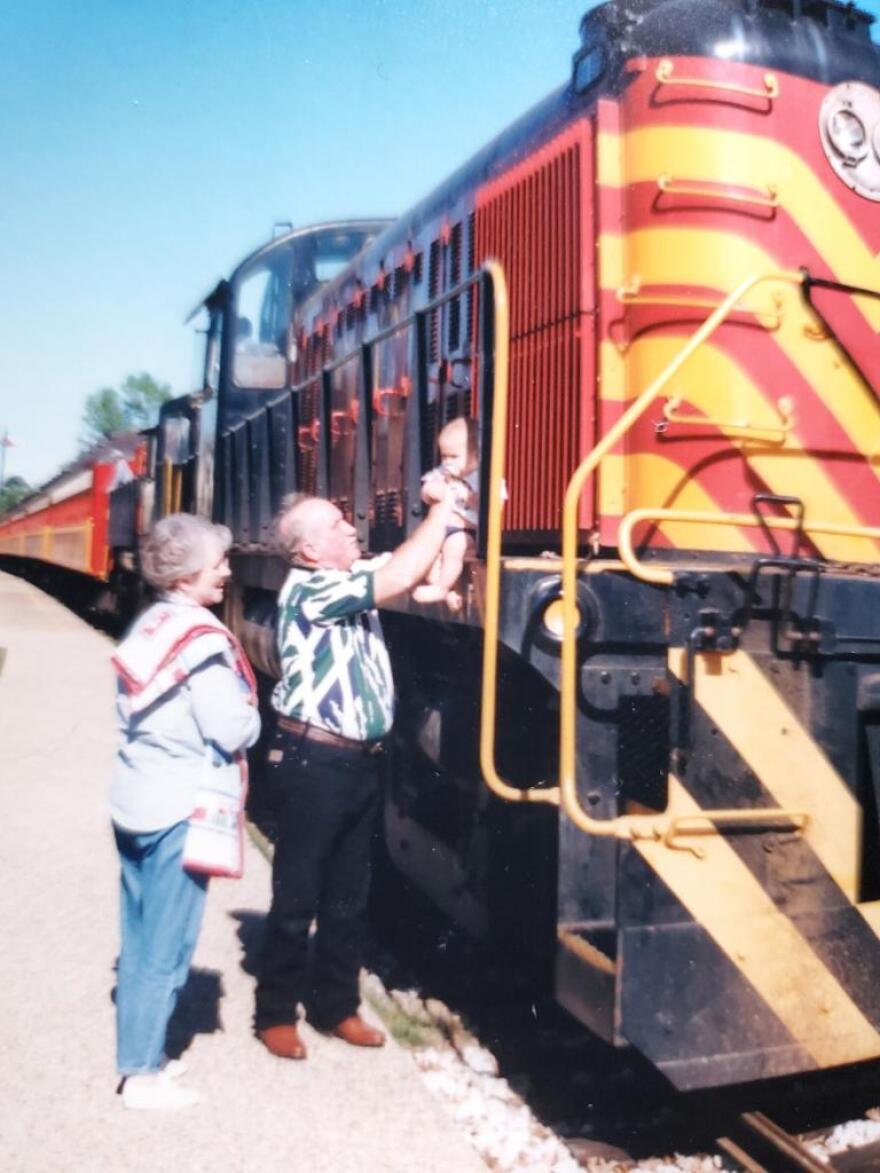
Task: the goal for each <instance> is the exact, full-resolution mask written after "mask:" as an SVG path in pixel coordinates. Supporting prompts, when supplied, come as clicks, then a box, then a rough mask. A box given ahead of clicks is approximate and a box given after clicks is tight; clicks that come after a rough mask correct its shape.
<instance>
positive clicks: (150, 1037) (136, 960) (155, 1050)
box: [113, 821, 208, 1075]
mask: <svg viewBox="0 0 880 1173" xmlns="http://www.w3.org/2000/svg"><path fill="white" fill-rule="evenodd" d="M187 826H188V824H187V823H186V822H185V821H184V822H182V823H175V825H174V826H173V827H165V828H163V829H162V830H161V831H148V832H144V833H140V834H138V833H133V832H130V831H123V830H122V829H121V828H120V827H116V826H114V828H113V831H114V834H115V835H116V847H117V849H118V851H119V859H120V862H121V864H122V876H121V879H122V893H121V895H122V900H121V909H120V911H121V922H122V947H121V949H120V953H119V967H118V972H117V980H116V1062H117V1067H118V1069H119V1073H120V1075H141V1074H146V1073H150V1072H154V1071H159V1070H160V1068H161V1067H162V1064H163V1062H164V1058H165V1032H166V1029H167V1027H168V1020H169V1018H170V1017H171V1014H172V1012H173V1010H174V1005H175V1003H176V1001H177V995H178V993H179V992H180V990H181V989H182V988H183V986H184V984H185V982H186V976H187V973H188V972H189V965H190V961H191V960H192V955H193V952H194V951H195V947H196V942H197V941H198V937H199V929H200V928H201V924H202V913H203V911H204V907H205V892H206V890H207V886H208V880H207V877H206V876H195V875H191V874H190V873H189V872H186V871H184V869H183V862H182V861H183V842H184V839H185V838H186V829H187Z"/></svg>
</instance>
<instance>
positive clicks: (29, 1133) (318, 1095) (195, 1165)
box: [0, 573, 485, 1173]
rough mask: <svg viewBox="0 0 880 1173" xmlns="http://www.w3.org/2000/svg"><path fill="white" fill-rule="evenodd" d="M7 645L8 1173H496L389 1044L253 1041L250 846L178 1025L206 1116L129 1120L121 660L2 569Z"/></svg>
mask: <svg viewBox="0 0 880 1173" xmlns="http://www.w3.org/2000/svg"><path fill="white" fill-rule="evenodd" d="M0 648H2V649H5V663H4V664H3V665H2V668H0V826H2V828H3V847H2V853H0V861H2V862H0V923H2V926H3V928H2V932H3V948H2V959H0V1057H2V1068H0V1121H2V1124H0V1168H2V1169H8V1170H14V1171H15V1173H31V1171H34V1173H36V1171H37V1170H40V1171H41V1173H42V1171H43V1170H53V1171H68V1170H70V1171H76V1173H80V1171H83V1173H91V1171H92V1170H96V1171H97V1170H113V1171H118V1170H123V1171H125V1173H140V1171H141V1170H143V1171H145V1173H146V1171H149V1173H156V1170H157V1169H160V1168H175V1169H178V1170H180V1171H181V1173H184V1171H185V1173H199V1171H201V1170H205V1171H207V1170H211V1171H212V1173H216V1171H217V1170H218V1169H222V1170H225V1171H227V1173H239V1171H244V1170H248V1171H249V1173H252V1171H259V1173H264V1171H265V1173H272V1171H274V1170H284V1173H299V1171H303V1173H313V1171H314V1173H348V1171H349V1170H350V1171H352V1173H373V1171H383V1173H384V1171H388V1173H410V1171H412V1170H419V1173H448V1171H449V1170H450V1169H454V1170H456V1173H478V1171H479V1170H481V1169H482V1170H484V1169H485V1166H484V1165H483V1162H482V1161H481V1160H480V1158H479V1157H478V1156H477V1155H476V1153H475V1151H474V1150H473V1149H472V1148H471V1147H470V1146H469V1145H468V1143H467V1142H466V1141H465V1139H464V1138H463V1137H462V1136H460V1135H459V1134H457V1133H456V1132H455V1130H454V1126H453V1125H452V1123H451V1122H450V1121H448V1120H446V1118H445V1117H444V1116H443V1112H442V1109H441V1108H440V1106H439V1105H438V1104H437V1103H436V1102H435V1101H434V1100H433V1099H432V1098H431V1097H430V1095H429V1094H428V1092H427V1090H426V1089H425V1088H424V1086H423V1085H422V1084H421V1082H420V1078H419V1076H418V1073H417V1070H416V1067H415V1064H414V1063H413V1062H412V1059H411V1058H410V1056H409V1055H408V1054H407V1053H406V1052H405V1051H403V1050H401V1049H400V1048H399V1047H398V1046H397V1045H396V1044H395V1043H393V1042H392V1041H389V1045H388V1046H386V1047H385V1048H383V1049H382V1050H381V1051H361V1050H357V1049H355V1048H353V1047H348V1046H346V1045H345V1044H344V1043H342V1042H340V1041H339V1040H336V1039H329V1038H325V1037H324V1036H321V1035H317V1034H315V1033H314V1032H313V1031H312V1030H310V1029H309V1028H308V1027H306V1028H305V1030H304V1037H305V1038H306V1040H307V1042H308V1045H309V1059H308V1061H307V1062H305V1063H285V1062H284V1061H282V1060H278V1059H275V1058H273V1057H272V1056H271V1055H269V1054H268V1052H266V1051H265V1050H264V1049H263V1048H262V1047H261V1046H260V1045H259V1043H257V1042H256V1041H255V1039H254V1038H253V1036H252V1033H251V1013H252V995H253V980H254V979H253V976H252V969H253V962H254V957H255V954H256V950H257V948H258V945H259V937H260V932H261V928H262V921H263V916H264V913H265V910H266V908H267V905H268V899H269V867H268V865H267V863H266V861H265V860H264V859H263V857H262V856H261V855H260V854H259V853H258V852H257V851H256V849H255V848H254V847H253V846H252V845H251V844H248V859H247V872H246V876H245V878H244V879H243V880H241V881H239V882H229V881H214V882H213V885H212V890H211V892H210V895H209V899H208V908H207V913H206V917H205V925H204V930H203V933H202V938H201V941H200V943H199V947H198V950H197V952H196V957H195V962H194V971H193V974H192V975H191V977H190V982H189V984H188V986H187V989H186V990H185V991H184V995H183V999H182V1003H181V1006H180V1007H179V1013H178V1015H177V1016H176V1036H177V1038H178V1040H179V1041H180V1043H182V1044H183V1045H184V1046H185V1048H186V1049H185V1058H186V1061H187V1063H188V1065H189V1068H190V1074H189V1076H188V1077H187V1082H188V1083H189V1084H191V1085H192V1086H193V1087H196V1088H198V1089H199V1090H200V1091H201V1092H202V1095H203V1097H204V1102H203V1103H202V1104H201V1105H199V1106H198V1107H196V1108H193V1109H191V1110H189V1111H186V1112H179V1113H151V1112H127V1111H125V1110H124V1109H123V1107H122V1104H121V1102H120V1100H119V1098H118V1097H117V1096H116V1095H115V1094H114V1092H115V1084H116V1080H115V1077H114V1064H113V1051H114V1031H113V1003H112V998H111V995H112V990H113V986H114V972H113V971H114V963H115V957H116V949H117V944H118V938H117V901H118V896H117V883H118V879H117V867H116V860H115V850H114V847H113V840H112V836H111V833H110V827H109V824H108V819H107V813H106V789H107V779H108V771H109V769H110V765H111V761H112V757H113V749H114V729H113V719H112V699H113V673H112V670H111V668H110V664H109V654H110V644H109V642H108V640H107V639H106V638H105V637H104V636H102V635H99V634H97V633H96V632H94V631H93V630H91V629H90V628H89V627H88V626H86V625H85V624H83V623H81V622H80V621H79V620H78V619H76V618H74V617H73V616H72V615H71V614H70V613H69V612H67V611H66V610H65V609H64V608H63V607H62V606H61V605H60V604H59V603H56V602H55V601H54V600H53V599H51V598H49V597H48V596H46V595H44V594H42V593H41V592H40V591H38V590H36V589H35V588H33V587H31V586H30V585H29V584H27V583H24V582H21V581H20V580H18V579H16V578H14V577H12V576H10V575H7V574H3V573H0ZM2 655H3V653H2V652H0V657H2Z"/></svg>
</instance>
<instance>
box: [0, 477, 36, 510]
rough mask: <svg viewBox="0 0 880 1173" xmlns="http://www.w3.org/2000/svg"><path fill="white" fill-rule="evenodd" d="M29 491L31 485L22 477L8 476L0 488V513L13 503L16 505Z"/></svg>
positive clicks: (9, 507)
mask: <svg viewBox="0 0 880 1173" xmlns="http://www.w3.org/2000/svg"><path fill="white" fill-rule="evenodd" d="M30 491H31V487H30V485H29V484H28V483H27V481H26V480H25V479H24V477H19V476H13V477H10V478H9V480H8V481H7V482H6V484H5V485H4V486H3V488H2V489H0V513H5V512H6V511H7V509H11V508H12V507H13V505H17V504H18V503H19V501H21V500H22V498H23V497H26V496H27V495H28V493H29V492H30Z"/></svg>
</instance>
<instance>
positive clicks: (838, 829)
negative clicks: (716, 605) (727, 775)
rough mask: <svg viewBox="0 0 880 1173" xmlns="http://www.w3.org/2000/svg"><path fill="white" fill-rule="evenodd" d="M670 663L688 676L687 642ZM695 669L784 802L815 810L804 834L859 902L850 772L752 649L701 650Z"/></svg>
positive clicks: (724, 727)
mask: <svg viewBox="0 0 880 1173" xmlns="http://www.w3.org/2000/svg"><path fill="white" fill-rule="evenodd" d="M669 667H670V669H671V671H672V672H673V673H674V674H675V675H676V676H677V677H678V678H679V680H685V678H686V674H687V660H686V653H685V649H684V648H670V649H669ZM695 671H696V680H695V681H693V682H692V688H693V695H694V703H695V704H697V705H699V707H700V708H701V709H702V710H703V711H704V712H705V713H706V715H707V717H708V718H709V720H710V721H711V722H712V723H713V724H714V725H716V726H717V728H718V729H720V731H721V732H722V733H723V734H724V736H725V737H726V738H727V740H728V742H729V743H730V744H731V745H732V746H733V747H734V749H735V750H736V752H737V753H738V754H739V756H740V757H741V758H742V760H743V761H744V762H745V764H746V765H747V766H748V768H749V769H750V770H751V771H752V773H753V774H754V775H755V777H756V778H757V779H758V781H759V782H760V783H761V785H762V786H763V787H764V789H765V790H767V791H768V792H769V793H770V794H771V795H772V796H773V799H774V801H775V802H776V803H778V804H779V806H780V807H782V808H783V809H784V810H793V811H806V812H807V813H808V814H809V822H808V823H807V827H806V829H805V831H804V838H805V839H806V841H807V842H808V843H809V845H810V847H811V848H812V850H813V851H814V852H815V853H816V856H817V857H818V858H819V860H820V861H821V863H822V865H823V866H824V868H825V870H826V871H827V872H828V873H829V875H830V876H831V878H832V879H833V880H834V882H835V883H836V884H837V885H838V887H839V888H841V889H842V891H843V892H844V893H845V894H846V895H847V897H848V898H849V899H850V901H852V902H855V899H856V891H857V879H858V861H859V844H860V842H861V829H862V810H861V807H860V806H859V804H858V802H857V801H856V799H855V797H854V796H853V794H852V793H851V791H850V790H849V788H848V787H847V785H846V783H845V782H844V780H843V778H841V776H840V775H839V774H838V772H837V771H836V770H835V769H834V767H833V766H832V765H831V763H830V762H829V760H828V758H827V757H826V756H825V754H824V753H823V752H822V750H821V748H820V747H819V745H817V743H816V742H815V741H814V739H813V738H812V737H811V736H810V733H809V731H808V730H807V729H805V728H804V726H803V725H802V724H801V722H800V720H799V719H798V717H797V715H796V714H795V713H794V712H793V711H792V709H791V708H790V707H789V705H788V704H786V702H785V700H784V698H783V697H782V696H781V694H780V693H779V692H778V691H777V689H775V688H774V687H773V685H772V684H771V682H770V681H769V680H768V679H767V677H766V676H765V675H764V674H763V672H761V671H760V669H759V668H758V667H757V665H756V664H755V662H754V660H753V659H752V657H751V656H750V655H748V653H747V652H744V651H742V650H739V651H736V652H732V653H729V654H725V655H720V654H711V653H710V654H700V655H698V656H696V657H695Z"/></svg>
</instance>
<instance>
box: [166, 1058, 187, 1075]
mask: <svg viewBox="0 0 880 1173" xmlns="http://www.w3.org/2000/svg"><path fill="white" fill-rule="evenodd" d="M187 1071H189V1067H188V1066H187V1064H186V1063H184V1061H183V1060H182V1059H166V1060H165V1066H164V1067H163V1068H162V1071H161V1072H160V1074H161V1075H164V1076H165V1078H166V1079H180V1078H181V1076H183V1075H186V1073H187Z"/></svg>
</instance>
